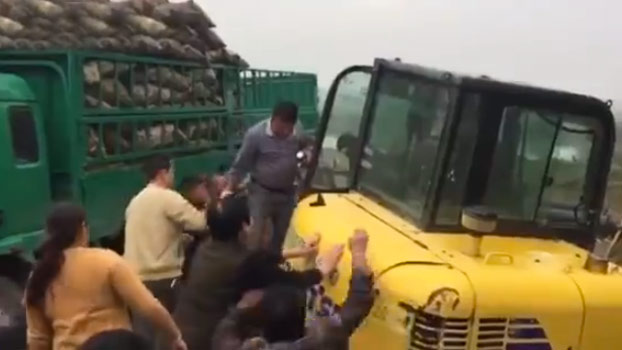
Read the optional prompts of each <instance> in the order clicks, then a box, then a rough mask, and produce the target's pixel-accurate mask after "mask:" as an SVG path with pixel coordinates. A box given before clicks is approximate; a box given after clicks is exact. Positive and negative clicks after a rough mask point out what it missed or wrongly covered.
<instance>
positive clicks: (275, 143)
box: [223, 102, 309, 252]
mask: <svg viewBox="0 0 622 350" xmlns="http://www.w3.org/2000/svg"><path fill="white" fill-rule="evenodd" d="M297 122H298V107H297V106H296V104H294V103H292V102H281V103H279V104H277V105H276V106H275V107H274V109H273V111H272V116H271V117H270V118H269V119H267V120H264V121H261V122H259V123H257V124H255V125H254V126H252V127H251V128H250V129H248V131H247V132H246V134H245V135H244V140H243V142H242V147H241V148H240V151H239V153H238V155H237V157H236V159H235V161H234V163H233V165H232V167H231V170H230V171H229V174H228V175H229V179H228V180H229V186H228V189H227V190H226V191H225V193H224V194H223V195H224V196H226V195H227V194H229V193H231V192H234V191H235V190H236V189H237V187H238V185H239V183H240V182H241V181H242V180H243V178H244V177H245V176H246V175H248V174H250V184H249V187H248V190H249V206H250V211H251V218H252V221H253V233H252V234H251V235H250V236H249V237H248V242H247V245H248V247H249V248H250V249H260V248H268V249H271V250H273V251H275V252H280V251H281V250H282V246H283V241H284V240H285V235H286V233H287V229H288V227H289V222H290V220H291V216H292V213H293V211H294V207H295V206H296V185H295V181H296V176H297V174H298V160H297V158H296V154H297V153H298V151H300V150H302V149H303V148H305V147H306V146H307V145H308V144H309V140H308V139H307V138H305V136H304V134H303V131H302V130H301V128H299V127H297ZM268 224H270V226H268ZM268 227H271V228H272V230H271V231H272V232H271V237H270V239H269V243H267V241H268V237H265V235H266V233H269V230H268V229H267V228H268ZM266 244H267V245H268V246H267V247H266Z"/></svg>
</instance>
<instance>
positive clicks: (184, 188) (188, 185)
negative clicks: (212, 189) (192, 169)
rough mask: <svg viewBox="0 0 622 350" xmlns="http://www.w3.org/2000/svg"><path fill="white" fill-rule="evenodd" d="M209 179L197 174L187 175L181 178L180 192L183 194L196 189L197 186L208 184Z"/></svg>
mask: <svg viewBox="0 0 622 350" xmlns="http://www.w3.org/2000/svg"><path fill="white" fill-rule="evenodd" d="M207 184H208V180H207V178H206V177H203V176H200V175H196V176H187V177H184V178H183V179H182V180H181V183H180V184H179V192H180V193H182V194H187V193H189V192H191V191H192V190H194V189H195V188H196V187H197V186H201V185H207Z"/></svg>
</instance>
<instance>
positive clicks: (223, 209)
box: [207, 195, 251, 242]
mask: <svg viewBox="0 0 622 350" xmlns="http://www.w3.org/2000/svg"><path fill="white" fill-rule="evenodd" d="M250 224H251V217H250V210H249V207H248V198H247V197H246V196H238V195H236V196H229V197H227V198H225V199H223V200H222V201H221V202H220V205H219V206H215V205H213V206H210V209H209V211H208V213H207V226H208V227H209V230H210V234H211V236H212V238H213V239H214V240H216V241H221V242H231V241H238V240H240V239H241V238H242V237H241V236H242V235H244V234H245V233H246V232H247V231H248V229H249V226H250Z"/></svg>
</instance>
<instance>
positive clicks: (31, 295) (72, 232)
mask: <svg viewBox="0 0 622 350" xmlns="http://www.w3.org/2000/svg"><path fill="white" fill-rule="evenodd" d="M45 232H46V235H47V237H46V240H45V242H44V243H43V245H42V246H41V248H40V249H39V254H40V258H39V260H38V261H37V263H36V264H35V267H34V269H33V272H32V276H31V277H30V280H29V282H28V286H27V288H26V302H27V303H28V304H29V305H35V306H42V305H43V303H44V300H45V293H46V291H47V289H48V287H49V285H50V283H52V281H53V280H54V279H55V278H56V277H57V276H58V274H59V273H60V269H61V267H62V266H63V262H64V251H65V249H67V248H70V247H75V246H86V245H87V244H88V226H87V224H86V212H85V211H84V209H82V207H80V206H79V205H76V204H73V203H67V202H63V203H57V204H55V205H54V207H53V208H52V210H51V212H50V213H49V215H48V216H47V220H46V224H45Z"/></svg>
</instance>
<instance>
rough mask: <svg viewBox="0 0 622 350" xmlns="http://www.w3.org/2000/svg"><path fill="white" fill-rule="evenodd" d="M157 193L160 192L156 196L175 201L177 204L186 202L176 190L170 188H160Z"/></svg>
mask: <svg viewBox="0 0 622 350" xmlns="http://www.w3.org/2000/svg"><path fill="white" fill-rule="evenodd" d="M159 191H160V192H159V193H158V195H159V196H162V197H163V198H165V199H166V200H169V201H175V202H179V201H184V202H187V200H186V198H185V197H184V196H182V195H181V193H179V192H177V191H176V190H174V189H172V188H160V189H159Z"/></svg>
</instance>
